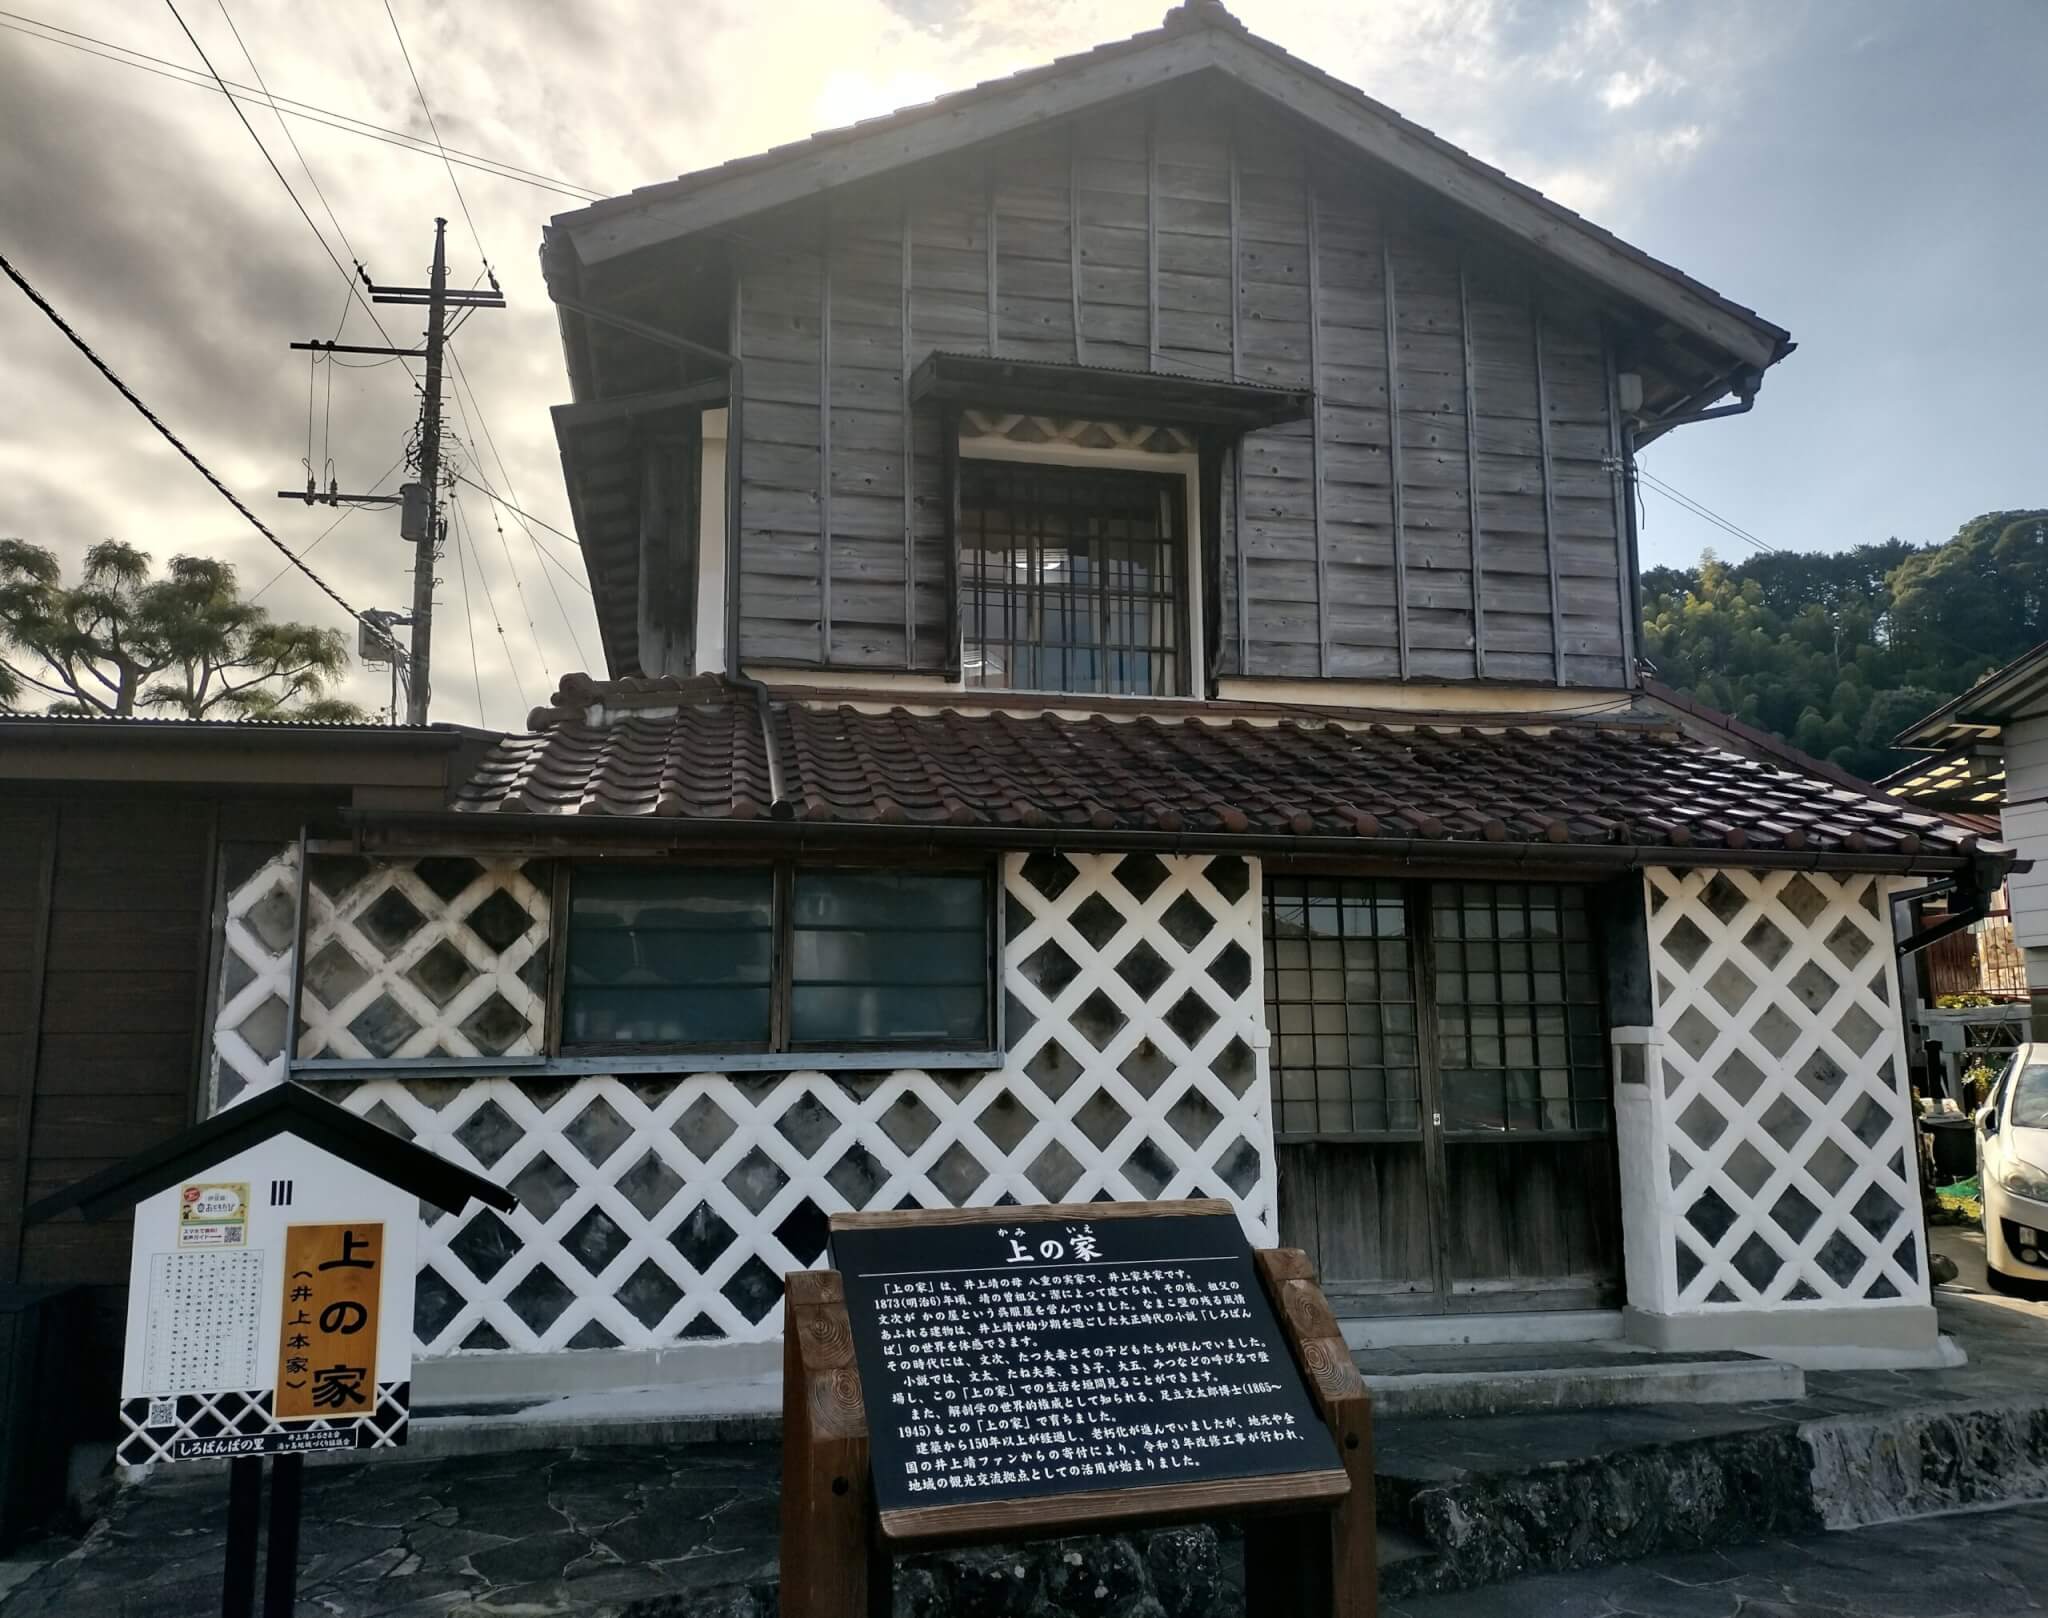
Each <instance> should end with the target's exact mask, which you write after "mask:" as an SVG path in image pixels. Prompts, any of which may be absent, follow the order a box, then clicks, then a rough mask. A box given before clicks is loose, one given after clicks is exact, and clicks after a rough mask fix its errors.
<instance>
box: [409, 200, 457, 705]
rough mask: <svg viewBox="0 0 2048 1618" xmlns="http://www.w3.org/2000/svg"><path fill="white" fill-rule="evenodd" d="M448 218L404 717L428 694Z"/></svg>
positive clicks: (436, 278) (441, 229)
mask: <svg viewBox="0 0 2048 1618" xmlns="http://www.w3.org/2000/svg"><path fill="white" fill-rule="evenodd" d="M447 237H448V221H447V220H445V219H436V220H435V221H434V273H433V276H432V278H431V279H430V280H429V281H428V282H427V290H428V300H427V381H426V388H425V391H424V392H423V393H422V394H421V397H420V482H421V483H423V484H425V485H426V489H427V520H426V524H425V526H424V527H423V529H422V530H421V533H420V537H419V538H418V540H416V541H415V542H414V545H413V564H412V677H411V680H410V681H409V683H408V684H407V686H406V689H405V722H406V723H407V724H408V725H424V724H425V723H426V722H427V699H428V698H429V697H430V696H431V695H432V694H433V668H434V560H435V558H436V557H438V556H439V555H440V554H441V485H440V482H439V479H440V476H441V346H442V344H443V343H444V342H445V341H446V339H447V336H448V324H447V316H448V252H447Z"/></svg>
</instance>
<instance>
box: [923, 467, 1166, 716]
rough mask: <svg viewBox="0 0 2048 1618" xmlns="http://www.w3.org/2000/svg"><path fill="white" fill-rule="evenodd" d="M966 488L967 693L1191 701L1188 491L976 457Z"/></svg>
mask: <svg viewBox="0 0 2048 1618" xmlns="http://www.w3.org/2000/svg"><path fill="white" fill-rule="evenodd" d="M959 478H960V633H961V652H960V656H961V672H962V675H963V677H964V679H965V681H966V683H967V684H968V685H970V686H987V687H993V688H997V689H1001V690H1010V691H1078V692H1089V693H1099V694H1103V695H1117V696H1178V695H1181V694H1182V693H1184V692H1185V691H1186V689H1187V677H1186V671H1185V667H1184V664H1185V660H1186V652H1187V516H1186V505H1187V488H1186V480H1185V479H1183V478H1179V477H1172V476H1162V475H1160V474H1159V473H1156V472H1111V471H1098V470H1093V469H1087V468H1080V467H1069V466H1031V465H1023V464H1019V463H1015V462H1009V461H985V460H973V459H968V460H963V461H961V462H960V472H959Z"/></svg>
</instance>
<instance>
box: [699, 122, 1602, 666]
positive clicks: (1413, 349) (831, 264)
mask: <svg viewBox="0 0 2048 1618" xmlns="http://www.w3.org/2000/svg"><path fill="white" fill-rule="evenodd" d="M828 206H829V209H830V217H829V218H828V217H827V216H826V212H827V207H828ZM734 262H735V265H736V269H737V275H736V280H737V297H736V304H737V320H736V329H735V337H736V340H737V341H738V343H739V345H740V347H739V352H740V353H741V355H742V356H743V358H744V360H745V375H746V387H745V394H744V400H743V407H742V412H741V418H742V426H741V428H740V432H741V435H742V442H741V465H742V485H741V498H740V514H739V526H740V544H741V575H742V596H741V611H740V635H741V650H742V656H743V657H745V658H746V659H748V660H749V661H753V662H784V663H799V664H826V663H830V664H838V665H843V666H851V667H868V668H904V667H923V668H932V667H938V666H940V665H942V664H943V662H944V658H945V651H946V649H945V646H944V644H943V642H944V633H945V625H946V608H947V603H946V600H945V591H946V588H947V584H946V580H947V576H948V575H947V569H946V559H945V556H944V554H943V548H944V544H945V513H944V501H945V489H944V467H943V464H942V449H941V444H940V432H941V423H940V421H939V420H938V418H937V416H936V414H935V413H934V412H929V411H924V410H917V411H913V410H912V409H911V408H910V407H909V401H908V398H907V394H906V391H905V377H906V375H907V373H908V371H909V369H910V368H912V367H914V366H915V365H916V364H917V363H918V362H919V361H921V360H922V359H923V358H924V357H925V356H926V355H928V354H929V353H931V352H932V351H933V350H950V351H959V352H968V353H977V354H987V353H994V354H998V355H1005V356H1014V357H1016V358H1019V359H1033V360H1052V361H1060V362H1068V361H1078V362H1081V363H1084V364H1088V365H1095V366H1114V367H1121V368H1126V369H1133V370H1156V371H1165V372H1177V373H1180V374H1187V375H1197V376H1206V377H1216V378H1224V379H1228V378H1236V379H1239V380H1244V381H1254V382H1270V383H1280V384H1286V385H1289V386H1293V387H1304V386H1306V387H1311V388H1313V389H1314V390H1315V391H1316V393H1317V396H1318V399H1319V406H1318V409H1317V411H1316V413H1315V417H1314V419H1313V420H1311V421H1304V422H1299V423H1293V424H1290V425H1287V426H1284V427H1278V428H1273V429H1270V430H1267V431H1264V432H1260V433H1256V434H1253V435H1251V436H1250V437H1249V438H1248V439H1247V440H1246V441H1245V442H1244V444H1243V445H1242V446H1241V452H1240V453H1239V454H1237V455H1235V456H1233V457H1232V465H1231V466H1230V468H1229V470H1228V472H1227V474H1226V477H1225V480H1224V497H1223V502H1222V504H1223V521H1222V523H1221V528H1222V532H1221V533H1220V534H1218V535H1215V536H1211V540H1210V544H1211V558H1210V559H1211V562H1212V564H1214V565H1218V566H1219V568H1220V573H1221V578H1222V582H1223V601H1222V634H1221V636H1220V640H1221V644H1220V645H1219V646H1217V647H1215V648H1214V649H1213V650H1214V653H1215V657H1214V666H1215V670H1216V672H1218V673H1222V674H1244V675H1253V676H1283V677H1308V678H1315V677H1329V678H1338V679H1396V678H1413V679H1475V678H1491V679H1507V680H1518V681H1528V680H1537V681H1545V682H1549V681H1559V682H1565V683H1571V684H1602V685H1616V684H1620V683H1623V681H1624V679H1625V670H1626V659H1627V657H1628V655H1629V653H1630V650H1631V648H1629V647H1628V645H1627V644H1626V635H1627V632H1628V631H1627V626H1626V619H1625V614H1624V611H1623V605H1624V582H1623V576H1622V575H1623V570H1624V564H1623V561H1622V541H1621V538H1620V536H1619V531H1618V521H1617V519H1618V515H1619V512H1618V506H1617V501H1616V493H1615V477H1614V474H1613V472H1612V470H1611V468H1610V465H1609V459H1608V458H1609V457H1610V456H1611V454H1612V446H1613V443H1614V438H1615V433H1614V423H1613V420H1612V416H1611V402H1610V401H1611V388H1610V385H1609V375H1608V361H1607V356H1606V351H1605V348H1604V346H1603V336H1602V329H1601V324H1600V320H1599V317H1598V315H1597V313H1596V312H1595V311H1594V310H1593V309H1592V308H1591V307H1590V306H1588V305H1586V304H1584V303H1581V302H1577V301H1574V300H1573V299H1571V298H1569V297H1568V296H1567V295H1565V294H1562V293H1561V292H1559V291H1558V290H1557V289H1556V288H1554V287H1546V286H1545V285H1544V284H1543V283H1542V281H1541V278H1540V277H1539V276H1538V275H1537V274H1536V273H1535V272H1534V270H1533V268H1532V267H1531V266H1529V265H1527V264H1524V263H1521V262H1518V261H1515V260H1513V259H1510V258H1506V257H1503V256H1502V255H1501V254H1499V253H1498V252H1497V251H1493V250H1490V249H1488V248H1486V247H1485V246H1483V245H1482V244H1480V243H1478V242H1476V241H1474V240H1469V239H1462V238H1461V237H1460V235H1459V234H1458V233H1457V232H1456V231H1455V230H1454V228H1453V227H1452V225H1451V224H1450V223H1449V222H1448V221H1447V219H1446V218H1445V217H1444V216H1443V215H1442V214H1441V213H1440V212H1438V211H1436V210H1433V209H1432V208H1431V207H1430V205H1429V203H1428V202H1427V200H1426V199H1423V198H1421V197H1419V196H1415V195H1412V194H1410V193H1409V191H1407V190H1406V189H1404V188H1403V187H1402V186H1401V185H1400V184H1398V183H1397V182H1395V181H1394V180H1392V179H1390V178H1387V177H1384V176H1382V175H1380V174H1378V173H1377V172H1375V171H1372V170H1370V169H1369V168H1368V167H1367V165H1365V164H1364V163H1362V162H1360V161H1357V160H1355V159H1351V158H1349V157H1347V156H1346V155H1345V154H1344V153H1342V152H1340V151H1338V150H1336V149H1334V148H1333V147H1331V146H1330V145H1329V144H1328V143H1327V142H1326V141H1322V140H1321V139H1320V138H1319V137H1312V136H1307V135H1304V134H1303V133H1301V132H1300V131H1298V130H1296V129H1295V128H1293V127H1292V126H1291V125H1289V124H1288V123H1286V122H1285V121H1284V119H1283V118H1282V117H1280V116H1279V115H1278V114H1277V113H1275V112H1274V111H1272V110H1271V109H1263V108H1258V107H1254V106H1253V105H1252V104H1250V103H1248V102H1247V103H1241V104H1238V105H1235V106H1233V105H1229V104H1223V105H1207V104H1204V105H1189V104H1187V102H1186V100H1185V98H1182V99H1180V100H1173V99H1158V100H1155V101H1152V102H1142V101H1141V102H1136V103H1133V104H1131V105H1128V106H1121V107H1118V108H1115V109H1111V110H1109V111H1105V112H1100V113H1093V114H1089V115H1086V116H1083V117H1079V118H1076V119H1072V120H1069V121H1067V122H1065V123H1062V124H1059V125H1055V126H1053V127H1050V128H1048V129H1046V130H1045V131H1044V132H1043V133H1041V134H1039V135H1036V136H1033V137H1032V138H1030V139H1029V140H1027V141H1022V142H1013V143H1011V144H1009V145H1008V146H1006V147H1005V148H1004V149H1003V151H1002V152H1001V153H1000V154H998V155H995V156H981V155H976V154H969V155H966V156H963V157H961V158H959V159H955V160H948V161H946V162H944V163H941V164H935V165H932V166H930V167H928V168H927V169H926V170H923V171H920V172H918V173H916V174H914V175H912V176H910V177H908V178H906V179H905V180H904V181H903V182H902V183H901V184H898V185H895V186H891V187H887V188H882V187H877V188H873V189H869V190H863V191H861V192H859V193H857V194H855V193H848V194H844V195H841V196H838V197H835V198H833V199H831V201H830V202H829V204H826V205H818V206H815V207H813V208H812V209H811V210H810V211H809V212H808V213H807V214H798V215H797V216H794V217H792V218H789V219H787V220H783V221H779V222H777V223H776V224H774V225H762V226H760V227H758V228H751V227H750V229H749V230H748V231H747V233H746V234H745V235H743V236H741V237H739V238H737V239H736V241H735V247H734Z"/></svg>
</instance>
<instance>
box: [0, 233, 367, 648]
mask: <svg viewBox="0 0 2048 1618" xmlns="http://www.w3.org/2000/svg"><path fill="white" fill-rule="evenodd" d="M0 270H4V271H6V272H7V278H8V279H9V280H10V281H12V282H13V283H14V284H15V285H16V286H18V287H20V288H21V290H22V291H23V292H25V293H27V294H28V298H29V301H30V302H31V303H33V304H34V305H35V306H36V307H37V308H38V309H40V310H42V312H43V313H44V314H45V315H47V316H48V317H49V320H50V324H51V325H53V326H55V327H56V328H57V329H58V330H59V331H61V332H62V333H63V334H64V335H65V336H66V337H67V338H68V339H70V342H71V346H72V347H73V348H75V349H77V350H78V352H79V353H81V354H83V355H84V356H85V357H86V358H87V359H88V360H90V361H91V362H92V365H93V369H94V370H96V371H98V372H99V373H100V375H101V376H103V377H105V378H106V379H107V380H108V381H109V382H111V383H112V384H113V385H114V388H115V391H117V392H118V393H119V394H120V395H121V397H122V398H124V399H126V400H127V401H128V402H129V403H130V404H131V405H133V406H134V407H135V408H136V410H137V411H138V412H139V413H140V414H141V416H142V419H143V420H144V421H146V422H148V423H149V424H150V426H152V427H154V428H155V429H156V430H157V431H158V432H159V433H161V434H163V436H164V439H165V441H166V442H168V443H169V444H170V446H171V448H172V449H174V450H176V451H177V452H178V453H179V454H180V455H182V456H184V457H185V459H186V460H188V461H190V462H191V463H192V466H193V468H194V470H196V471H197V472H198V473H199V475H200V476H201V477H203V478H205V479H206V481H207V482H208V483H210V484H212V485H213V487H214V490H215V492H216V493H218V494H219V495H220V497H221V498H222V499H223V500H225V501H227V503H228V504H229V505H231V506H233V507H234V508H235V510H237V511H239V512H240V513H241V514H242V516H243V517H244V518H245V519H246V520H247V521H248V524H249V526H250V527H251V528H253V529H255V530H256V532H257V533H259V534H261V535H262V536H263V537H264V538H265V539H267V540H269V541H270V543H271V544H272V545H274V546H276V547H277V549H278V550H280V551H282V552H283V553H284V556H285V559H286V560H287V561H289V562H290V563H291V565H292V566H293V567H295V568H297V569H298V570H299V571H300V572H301V573H303V574H305V575H306V577H307V578H309V579H311V580H312V581H313V582H314V583H315V584H316V585H318V586H319V587H320V592H321V594H323V595H325V596H326V597H327V598H328V600H330V601H332V602H333V603H334V604H335V605H336V606H337V607H339V608H341V610H342V611H343V612H345V613H347V614H348V615H349V616H350V617H351V618H353V619H354V620H355V621H356V622H357V623H359V624H361V625H362V626H363V627H364V628H365V629H367V630H369V632H370V633H371V634H372V635H373V636H375V637H376V638H377V639H378V640H380V641H382V642H383V643H384V644H385V645H387V646H389V647H390V648H391V649H392V651H393V652H395V653H398V654H399V655H400V656H403V655H404V653H403V651H402V649H401V648H400V646H399V644H398V642H397V641H395V640H393V639H392V638H391V636H390V635H389V634H388V633H386V632H385V631H384V630H382V629H380V628H378V627H377V626H376V625H375V624H373V623H371V622H370V620H369V619H367V618H365V617H364V616H363V615H362V614H361V613H359V612H357V611H356V609H355V608H354V607H351V606H350V605H349V604H348V603H347V602H346V601H344V600H343V599H342V598H341V595H340V594H339V593H338V592H337V591H336V590H335V588H334V586H333V585H331V584H329V583H328V582H327V581H326V580H325V579H323V578H321V577H320V575H319V574H317V573H315V572H314V571H313V570H312V569H311V568H310V567H308V566H306V564H305V563H304V562H302V561H301V560H300V559H299V558H298V557H297V556H295V555H293V553H292V550H291V547H290V546H288V545H287V544H285V542H284V541H283V540H281V539H279V538H278V537H277V535H275V534H273V533H272V532H271V531H270V530H269V528H267V527H266V526H265V525H264V523H263V521H262V519H261V518H259V517H258V516H257V515H256V513H255V512H253V511H251V510H250V509H249V508H248V507H247V506H245V505H243V504H242V502H241V501H240V499H238V498H237V497H236V495H235V492H234V491H233V490H232V489H230V488H229V487H228V486H227V485H226V484H225V483H223V482H221V480H220V479H219V478H217V477H215V476H214V475H213V472H212V470H211V469H210V468H208V466H207V465H206V463H205V462H204V461H202V460H200V458H199V457H198V456H197V455H195V454H193V453H192V451H191V450H189V449H187V448H186V447H185V443H184V441H183V440H182V439H180V438H179V437H178V435H177V434H176V433H174V432H172V431H171V430H170V428H168V427H166V426H165V425H164V422H163V418H162V417H161V416H159V415H158V414H157V413H156V412H155V411H154V410H152V409H150V408H149V406H148V405H146V404H144V403H143V402H142V400H141V398H140V396H139V395H137V393H136V392H135V390H134V389H133V388H131V387H129V386H128V384H127V383H125V382H123V381H122V380H121V379H120V378H119V377H118V376H116V375H115V374H114V370H113V367H112V366H110V365H108V364H107V362H106V361H105V360H103V359H101V358H100V357H99V355H97V354H95V353H94V352H93V351H92V348H91V346H90V345H89V344H88V343H87V342H86V340H85V339H84V338H83V337H81V336H79V335H78V333H77V332H75V331H73V330H72V329H71V326H70V324H69V322H67V321H66V320H65V319H64V317H63V316H62V315H60V314H58V313H57V311H56V310H55V309H54V308H53V307H52V306H51V304H50V300H49V299H47V298H45V297H44V296H43V295H42V294H41V293H40V292H38V291H37V290H36V289H35V288H34V287H33V286H31V285H30V284H29V282H28V279H27V277H25V276H24V275H23V274H22V273H21V271H19V270H17V269H16V268H15V267H14V266H13V264H11V263H10V262H8V259H7V257H6V255H5V254H0ZM308 548H309V549H310V548H311V547H308Z"/></svg>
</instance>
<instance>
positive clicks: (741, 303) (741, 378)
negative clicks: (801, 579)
mask: <svg viewBox="0 0 2048 1618" xmlns="http://www.w3.org/2000/svg"><path fill="white" fill-rule="evenodd" d="M745 298H746V276H745V274H744V272H743V271H742V270H741V268H740V266H739V264H738V263H737V262H735V263H734V265H733V272H732V312H731V314H730V315H729V316H728V317H727V319H728V320H729V322H730V324H731V330H730V331H728V332H727V334H726V338H727V341H726V345H725V346H726V351H727V352H728V353H730V354H731V355H732V377H733V390H732V403H731V404H729V405H728V406H727V407H726V416H725V670H724V672H725V673H727V674H737V673H738V672H739V668H740V651H741V647H740V621H741V620H740V593H741V591H742V590H743V589H745V587H746V577H747V575H746V569H745V568H744V567H743V566H742V565H741V562H742V558H741V555H740V537H741V535H743V534H744V533H745V532H746V524H745V523H744V522H743V521H742V520H741V517H742V512H741V510H740V507H741V504H742V502H743V501H744V499H745V496H746V470H747V467H746V453H745V450H744V448H743V446H744V444H745V442H746V433H745V414H746V375H747V366H746V350H745V349H744V348H743V347H742V346H741V345H742V344H743V343H744V341H745V332H744V329H743V328H744V327H745V324H746V320H745V315H746V302H745Z"/></svg>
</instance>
